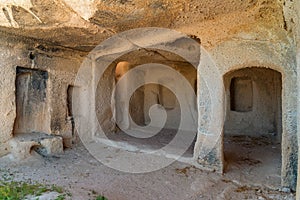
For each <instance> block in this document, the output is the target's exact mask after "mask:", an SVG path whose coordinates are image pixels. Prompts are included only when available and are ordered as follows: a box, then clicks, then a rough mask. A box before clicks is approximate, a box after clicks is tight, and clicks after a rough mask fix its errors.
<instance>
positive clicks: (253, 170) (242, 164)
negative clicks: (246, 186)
mask: <svg viewBox="0 0 300 200" xmlns="http://www.w3.org/2000/svg"><path fill="white" fill-rule="evenodd" d="M224 86H225V94H226V95H225V96H226V99H227V101H226V102H227V103H226V119H225V124H224V139H223V141H224V142H223V145H224V158H225V163H226V167H225V172H226V173H227V174H229V175H230V174H235V173H239V172H241V174H240V176H245V177H247V179H248V180H251V179H253V181H257V180H260V182H265V181H266V180H267V181H266V183H265V184H270V185H277V186H278V187H280V184H281V179H280V177H281V168H282V166H281V137H282V112H281V110H282V100H281V98H282V95H281V91H282V79H281V74H280V73H279V72H277V71H275V70H272V69H267V68H261V67H249V68H242V69H238V70H234V71H231V72H228V73H226V74H225V75H224ZM234 171H235V172H234ZM245 174H247V175H245Z"/></svg>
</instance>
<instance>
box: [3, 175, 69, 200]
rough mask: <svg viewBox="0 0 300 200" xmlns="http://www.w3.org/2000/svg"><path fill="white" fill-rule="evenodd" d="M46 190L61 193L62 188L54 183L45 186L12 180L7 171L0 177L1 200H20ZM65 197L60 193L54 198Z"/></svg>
mask: <svg viewBox="0 0 300 200" xmlns="http://www.w3.org/2000/svg"><path fill="white" fill-rule="evenodd" d="M46 192H57V193H63V189H62V188H60V187H57V186H55V185H52V186H47V185H42V184H39V183H33V182H31V181H27V182H25V181H14V178H13V176H12V175H11V174H9V173H4V174H2V176H1V179H0V199H1V200H22V199H25V198H26V197H28V196H40V195H42V194H44V193H46ZM63 199H65V195H64V194H62V195H60V196H58V197H57V199H56V200H63Z"/></svg>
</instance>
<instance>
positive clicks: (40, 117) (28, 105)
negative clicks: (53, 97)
mask: <svg viewBox="0 0 300 200" xmlns="http://www.w3.org/2000/svg"><path fill="white" fill-rule="evenodd" d="M47 82H48V72H47V71H43V70H39V69H30V68H24V67H17V68H16V81H15V87H16V119H15V124H14V134H15V135H16V134H25V133H34V132H38V133H49V132H50V115H49V112H48V110H49V109H48V99H47V97H48V95H47V88H48V83H47Z"/></svg>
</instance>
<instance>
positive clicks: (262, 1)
mask: <svg viewBox="0 0 300 200" xmlns="http://www.w3.org/2000/svg"><path fill="white" fill-rule="evenodd" d="M282 5H283V3H282V2H280V1H277V0H244V1H241V0H80V1H78V0H0V6H1V8H2V9H1V10H0V31H1V32H2V34H3V33H4V34H15V35H19V36H24V37H30V38H33V39H38V40H43V41H45V42H48V43H51V44H55V45H57V46H64V47H69V48H73V49H78V50H82V51H89V50H90V49H91V48H92V47H94V46H95V45H97V44H99V43H100V42H101V41H102V40H104V39H106V38H108V37H109V36H111V35H113V34H115V33H118V32H121V31H125V30H129V29H132V28H138V27H165V28H172V29H175V30H179V31H182V32H185V33H188V34H193V35H198V36H199V37H200V38H201V39H202V38H204V40H205V43H206V46H209V45H212V43H216V42H218V40H223V39H226V38H227V37H229V35H234V34H236V33H237V32H239V33H240V32H242V31H241V30H245V32H249V31H251V30H253V29H255V32H256V33H257V32H261V33H262V35H263V34H266V33H264V32H265V27H267V28H268V30H269V29H270V27H271V29H276V28H281V29H282V28H284V20H283V14H282ZM205 35H206V36H205ZM267 35H270V34H267ZM208 36H209V37H210V38H211V41H209V39H205V37H208ZM251 37H254V38H255V35H254V36H253V35H252V36H251ZM268 37H269V36H268Z"/></svg>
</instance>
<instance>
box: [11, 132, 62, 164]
mask: <svg viewBox="0 0 300 200" xmlns="http://www.w3.org/2000/svg"><path fill="white" fill-rule="evenodd" d="M9 144H10V148H11V153H12V155H13V156H14V157H15V158H16V159H18V160H23V159H26V158H28V157H30V156H31V152H32V151H33V150H34V151H36V152H37V153H39V154H40V155H42V156H52V155H55V154H60V153H62V152H63V139H62V137H60V136H57V135H49V134H46V133H39V132H32V133H19V134H16V135H15V136H14V137H13V138H12V139H11V140H10V141H9Z"/></svg>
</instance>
